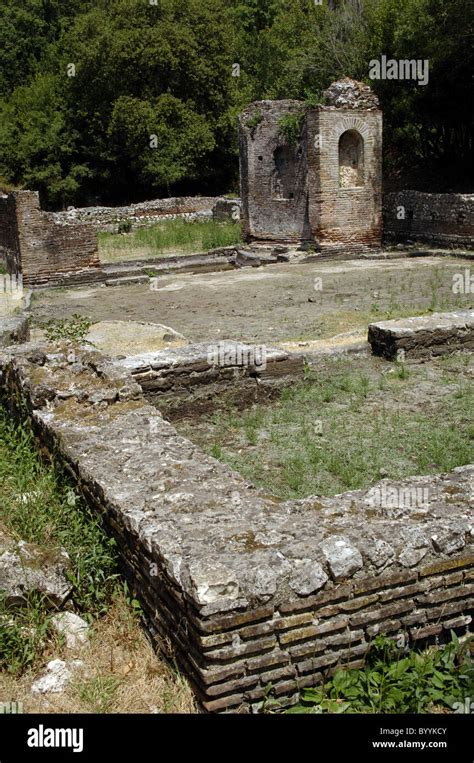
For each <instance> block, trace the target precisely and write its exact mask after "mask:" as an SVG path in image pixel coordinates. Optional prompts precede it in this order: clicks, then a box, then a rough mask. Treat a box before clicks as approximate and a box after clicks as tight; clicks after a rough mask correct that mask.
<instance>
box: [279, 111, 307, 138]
mask: <svg viewBox="0 0 474 763" xmlns="http://www.w3.org/2000/svg"><path fill="white" fill-rule="evenodd" d="M303 120H304V111H294V112H292V113H291V114H285V115H284V116H283V117H281V119H279V120H278V127H279V131H280V134H281V135H283V136H284V138H285V140H286V142H287V143H288V144H289V145H290V146H295V145H296V144H297V143H298V141H299V139H300V137H301V130H302V128H303Z"/></svg>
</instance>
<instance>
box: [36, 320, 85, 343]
mask: <svg viewBox="0 0 474 763" xmlns="http://www.w3.org/2000/svg"><path fill="white" fill-rule="evenodd" d="M91 326H92V321H91V320H89V318H86V317H85V316H83V315H79V314H78V313H74V315H72V316H71V317H70V318H52V319H51V320H49V321H48V322H47V323H45V324H44V326H43V328H44V332H45V334H46V338H47V339H48V341H50V342H56V341H61V340H66V341H69V342H85V341H87V340H86V336H87V334H88V333H89V329H90V327H91ZM88 344H90V342H88Z"/></svg>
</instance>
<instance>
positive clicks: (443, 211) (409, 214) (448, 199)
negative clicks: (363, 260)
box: [383, 191, 474, 249]
mask: <svg viewBox="0 0 474 763" xmlns="http://www.w3.org/2000/svg"><path fill="white" fill-rule="evenodd" d="M383 213H384V237H385V239H386V241H387V242H391V241H401V242H402V241H420V242H423V243H426V244H431V245H435V246H440V247H463V248H469V249H472V248H473V247H474V194H472V193H471V194H461V193H421V192H420V191H399V192H398V193H388V194H386V195H385V196H384V203H383Z"/></svg>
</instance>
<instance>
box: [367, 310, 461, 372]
mask: <svg viewBox="0 0 474 763" xmlns="http://www.w3.org/2000/svg"><path fill="white" fill-rule="evenodd" d="M368 341H369V343H370V344H371V346H372V352H373V354H374V355H381V356H382V357H384V358H387V359H388V360H395V359H399V360H402V361H403V360H404V358H424V357H430V356H432V355H442V354H444V353H447V352H454V351H456V350H469V351H471V352H472V351H473V350H474V312H473V311H472V310H460V311H455V312H449V313H433V314H432V315H422V316H419V317H416V318H401V319H397V320H390V321H381V322H379V323H371V324H370V325H369V333H368Z"/></svg>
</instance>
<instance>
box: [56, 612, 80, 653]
mask: <svg viewBox="0 0 474 763" xmlns="http://www.w3.org/2000/svg"><path fill="white" fill-rule="evenodd" d="M50 623H51V627H52V628H53V630H54V631H56V633H58V634H60V635H63V636H64V639H65V643H66V647H67V648H68V649H78V648H80V647H83V646H85V645H86V644H87V643H88V642H89V624H88V623H87V622H86V621H85V620H83V618H82V617H79V615H76V614H75V613H74V612H58V614H57V615H54V616H53V617H52V618H51V620H50Z"/></svg>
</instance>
